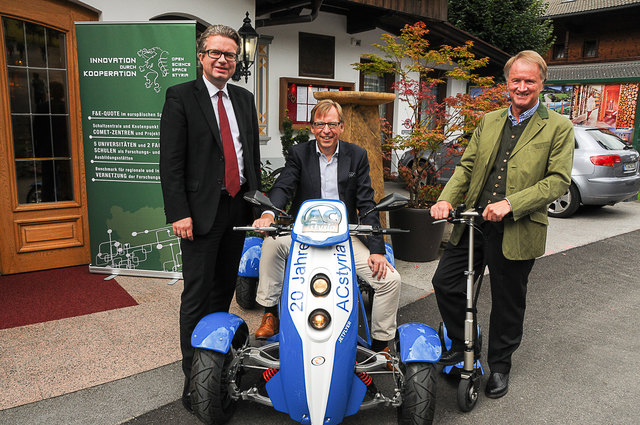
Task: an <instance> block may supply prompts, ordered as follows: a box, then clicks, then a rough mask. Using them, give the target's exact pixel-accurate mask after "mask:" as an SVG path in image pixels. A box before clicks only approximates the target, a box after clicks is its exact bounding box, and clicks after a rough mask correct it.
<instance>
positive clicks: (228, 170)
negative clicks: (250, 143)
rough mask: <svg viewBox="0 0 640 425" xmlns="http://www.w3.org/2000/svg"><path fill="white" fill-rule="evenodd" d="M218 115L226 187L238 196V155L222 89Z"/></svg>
mask: <svg viewBox="0 0 640 425" xmlns="http://www.w3.org/2000/svg"><path fill="white" fill-rule="evenodd" d="M218 115H219V118H220V136H221V137H222V149H223V150H224V187H225V188H226V189H227V192H229V195H231V196H236V194H237V193H238V192H239V191H240V172H239V171H238V157H237V156H236V148H235V146H234V145H233V137H231V127H229V119H228V118H227V111H225V109H224V103H223V102H222V90H221V91H219V92H218Z"/></svg>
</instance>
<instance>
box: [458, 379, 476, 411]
mask: <svg viewBox="0 0 640 425" xmlns="http://www.w3.org/2000/svg"><path fill="white" fill-rule="evenodd" d="M478 390H479V381H478V378H470V379H464V378H463V379H460V382H459V383H458V407H459V408H460V410H462V411H463V412H469V411H471V410H472V409H473V408H474V407H475V405H476V402H477V401H478Z"/></svg>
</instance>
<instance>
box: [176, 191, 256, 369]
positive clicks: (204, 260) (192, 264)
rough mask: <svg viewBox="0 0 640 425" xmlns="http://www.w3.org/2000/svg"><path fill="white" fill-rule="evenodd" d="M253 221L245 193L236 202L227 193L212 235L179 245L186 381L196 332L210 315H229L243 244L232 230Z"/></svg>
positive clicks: (181, 331) (212, 229)
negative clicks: (244, 198) (192, 335)
mask: <svg viewBox="0 0 640 425" xmlns="http://www.w3.org/2000/svg"><path fill="white" fill-rule="evenodd" d="M251 217H252V216H251V208H250V206H249V204H248V203H247V202H246V201H245V200H243V199H242V191H241V192H240V193H238V194H237V195H236V197H235V198H232V197H231V196H229V195H228V194H227V193H226V192H224V194H223V195H221V198H220V202H219V204H218V211H217V213H216V219H215V222H214V223H213V227H212V228H211V230H210V231H209V233H207V234H204V235H194V237H193V241H190V240H188V239H183V240H182V241H181V243H180V245H181V248H182V277H183V279H184V289H183V291H182V298H181V302H180V349H181V350H182V370H183V372H184V374H185V376H186V377H187V378H190V377H191V363H192V362H193V353H194V349H193V347H192V346H191V334H192V333H193V329H194V328H195V327H196V325H197V324H198V322H199V321H200V319H202V318H203V317H204V316H206V315H207V314H210V313H215V312H219V311H223V312H226V311H229V306H230V305H231V300H232V299H233V293H234V291H235V285H236V278H237V276H238V264H239V263H240V258H241V257H242V246H243V244H244V232H236V231H233V226H247V225H250V224H251Z"/></svg>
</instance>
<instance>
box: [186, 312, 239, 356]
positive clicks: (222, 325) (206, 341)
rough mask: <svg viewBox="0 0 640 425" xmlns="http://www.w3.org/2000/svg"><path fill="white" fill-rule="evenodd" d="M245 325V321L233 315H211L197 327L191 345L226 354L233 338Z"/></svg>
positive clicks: (192, 335) (203, 319)
mask: <svg viewBox="0 0 640 425" xmlns="http://www.w3.org/2000/svg"><path fill="white" fill-rule="evenodd" d="M243 323H244V320H242V319H241V318H240V317H238V316H236V315H235V314H232V313H211V314H209V315H207V316H205V317H203V318H202V319H201V320H200V322H198V324H197V325H196V328H195V329H194V330H193V333H192V334H191V345H192V346H193V347H195V348H204V349H207V350H213V351H218V352H220V353H226V352H227V351H229V347H230V346H231V341H233V336H234V335H235V334H236V331H237V330H238V328H239V327H240V326H241V325H242V324H243Z"/></svg>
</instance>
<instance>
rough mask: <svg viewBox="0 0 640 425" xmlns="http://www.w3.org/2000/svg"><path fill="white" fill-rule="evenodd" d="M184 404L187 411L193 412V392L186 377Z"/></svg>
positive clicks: (183, 391) (183, 392)
mask: <svg viewBox="0 0 640 425" xmlns="http://www.w3.org/2000/svg"><path fill="white" fill-rule="evenodd" d="M182 405H183V406H184V408H185V409H187V412H189V413H193V408H192V407H191V392H190V391H189V379H188V378H184V389H183V390H182Z"/></svg>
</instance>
